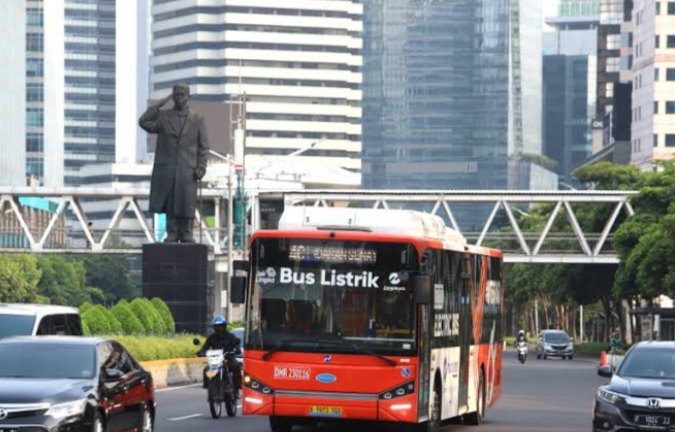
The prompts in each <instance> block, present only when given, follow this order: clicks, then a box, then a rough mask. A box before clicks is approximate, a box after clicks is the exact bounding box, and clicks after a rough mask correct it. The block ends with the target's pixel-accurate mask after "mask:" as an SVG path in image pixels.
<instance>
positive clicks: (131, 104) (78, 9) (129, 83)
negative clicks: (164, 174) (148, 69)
mask: <svg viewBox="0 0 675 432" xmlns="http://www.w3.org/2000/svg"><path fill="white" fill-rule="evenodd" d="M25 7H26V10H27V15H28V27H27V29H26V47H27V51H28V53H27V60H26V65H27V72H26V73H27V76H28V86H29V87H28V92H27V93H28V95H29V105H28V107H27V122H28V123H29V130H28V136H27V138H26V149H27V174H29V175H33V176H35V177H36V178H37V179H38V180H39V182H40V183H41V184H44V185H48V186H57V185H59V184H64V183H65V184H67V185H77V184H79V183H80V179H79V170H80V169H81V168H82V167H83V166H84V165H87V164H92V163H104V162H115V161H118V162H134V160H135V159H136V129H137V128H138V123H137V120H138V112H137V111H138V110H137V98H136V93H137V88H138V86H137V71H138V68H137V52H138V49H137V45H138V44H137V25H136V24H137V7H136V4H135V2H131V1H125V0H48V1H47V0H26V2H25Z"/></svg>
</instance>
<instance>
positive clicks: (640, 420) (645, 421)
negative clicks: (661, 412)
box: [635, 415, 671, 426]
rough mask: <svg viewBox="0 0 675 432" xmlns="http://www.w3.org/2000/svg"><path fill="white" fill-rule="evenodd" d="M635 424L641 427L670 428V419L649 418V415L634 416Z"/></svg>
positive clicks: (661, 417) (663, 417) (660, 417)
mask: <svg viewBox="0 0 675 432" xmlns="http://www.w3.org/2000/svg"><path fill="white" fill-rule="evenodd" d="M635 423H637V424H639V425H642V426H670V423H671V422H670V417H666V416H651V415H636V416H635Z"/></svg>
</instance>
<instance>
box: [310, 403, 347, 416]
mask: <svg viewBox="0 0 675 432" xmlns="http://www.w3.org/2000/svg"><path fill="white" fill-rule="evenodd" d="M309 415H310V416H320V417H342V408H341V407H329V406H319V405H312V406H310V407H309Z"/></svg>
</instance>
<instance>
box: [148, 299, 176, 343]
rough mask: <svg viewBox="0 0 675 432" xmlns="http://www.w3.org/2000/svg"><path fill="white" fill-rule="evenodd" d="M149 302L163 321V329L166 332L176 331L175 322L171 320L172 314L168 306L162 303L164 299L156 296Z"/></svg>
mask: <svg viewBox="0 0 675 432" xmlns="http://www.w3.org/2000/svg"><path fill="white" fill-rule="evenodd" d="M151 303H152V305H153V306H154V307H155V310H156V311H157V313H158V314H159V316H160V317H161V318H162V321H163V322H164V330H165V331H166V332H167V333H171V334H173V333H176V322H175V321H174V320H173V315H172V314H171V310H170V309H169V306H168V305H167V304H166V303H164V300H162V299H160V298H158V297H155V298H154V299H152V300H151Z"/></svg>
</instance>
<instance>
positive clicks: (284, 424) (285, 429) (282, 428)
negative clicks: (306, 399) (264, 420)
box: [270, 416, 293, 432]
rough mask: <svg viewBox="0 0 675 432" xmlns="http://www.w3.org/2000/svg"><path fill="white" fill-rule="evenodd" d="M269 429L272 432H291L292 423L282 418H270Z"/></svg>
mask: <svg viewBox="0 0 675 432" xmlns="http://www.w3.org/2000/svg"><path fill="white" fill-rule="evenodd" d="M270 429H271V430H272V432H291V431H292V430H293V423H291V421H290V420H289V419H287V418H284V417H277V416H270Z"/></svg>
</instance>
